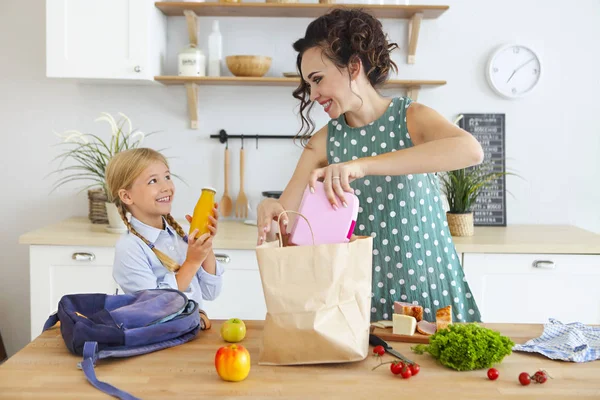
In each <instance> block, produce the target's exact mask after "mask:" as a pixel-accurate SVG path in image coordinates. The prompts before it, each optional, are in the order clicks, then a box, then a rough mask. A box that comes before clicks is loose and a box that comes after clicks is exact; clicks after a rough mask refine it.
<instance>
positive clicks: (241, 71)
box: [225, 55, 272, 77]
mask: <svg viewBox="0 0 600 400" xmlns="http://www.w3.org/2000/svg"><path fill="white" fill-rule="evenodd" d="M271 60H272V59H271V57H267V56H241V55H240V56H227V57H226V58H225V61H226V62H227V68H229V71H231V73H232V74H233V75H235V76H254V77H261V76H263V75H264V74H266V73H267V71H268V70H269V68H271Z"/></svg>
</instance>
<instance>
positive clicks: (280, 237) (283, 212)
mask: <svg viewBox="0 0 600 400" xmlns="http://www.w3.org/2000/svg"><path fill="white" fill-rule="evenodd" d="M287 213H291V214H296V215H299V216H301V217H302V218H304V220H305V221H306V223H307V224H308V229H310V235H311V236H312V242H313V246H314V245H315V234H314V233H313V230H312V226H310V222H308V219H307V218H306V217H305V216H304V215H302V213H299V212H297V211H292V210H289V211H282V212H281V213H280V214H279V215H278V216H277V230H278V231H279V247H283V239H282V237H283V235H282V234H281V225H280V224H279V219H280V218H281V216H282V215H283V214H287Z"/></svg>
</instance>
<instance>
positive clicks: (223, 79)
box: [154, 76, 446, 89]
mask: <svg viewBox="0 0 600 400" xmlns="http://www.w3.org/2000/svg"><path fill="white" fill-rule="evenodd" d="M154 80H155V81H157V82H160V83H162V84H163V85H183V84H185V83H196V84H198V85H236V86H298V83H299V82H300V79H299V78H278V77H262V78H254V77H238V76H218V77H212V76H197V77H196V76H155V77H154ZM445 84H446V81H432V80H426V81H422V80H399V79H392V80H389V81H388V82H387V83H386V84H385V85H384V86H383V87H384V88H404V89H409V88H412V87H436V86H442V85H445Z"/></svg>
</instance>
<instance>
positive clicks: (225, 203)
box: [219, 142, 233, 217]
mask: <svg viewBox="0 0 600 400" xmlns="http://www.w3.org/2000/svg"><path fill="white" fill-rule="evenodd" d="M224 159H225V166H224V171H223V174H224V176H225V188H224V190H223V197H221V202H220V203H219V210H220V211H221V215H222V216H224V217H228V216H230V215H231V211H232V209H233V202H232V200H231V197H229V142H225V156H224Z"/></svg>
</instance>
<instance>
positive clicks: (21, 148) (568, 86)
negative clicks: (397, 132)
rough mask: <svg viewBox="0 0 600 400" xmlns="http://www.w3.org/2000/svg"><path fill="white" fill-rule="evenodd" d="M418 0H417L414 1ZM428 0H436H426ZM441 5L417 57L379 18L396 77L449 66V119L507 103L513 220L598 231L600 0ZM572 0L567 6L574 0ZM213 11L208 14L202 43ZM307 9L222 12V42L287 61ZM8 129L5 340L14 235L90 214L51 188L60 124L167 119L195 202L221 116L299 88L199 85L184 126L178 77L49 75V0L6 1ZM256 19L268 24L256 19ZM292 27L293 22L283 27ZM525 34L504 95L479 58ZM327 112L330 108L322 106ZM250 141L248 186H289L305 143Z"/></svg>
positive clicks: (287, 102) (253, 123)
mask: <svg viewBox="0 0 600 400" xmlns="http://www.w3.org/2000/svg"><path fill="white" fill-rule="evenodd" d="M413 3H414V2H413ZM427 3H432V2H431V1H428V2H427ZM443 3H446V4H450V10H449V11H448V12H446V13H445V14H444V15H443V16H442V17H441V18H440V19H438V20H434V21H425V22H424V23H423V24H422V31H421V34H420V36H419V47H418V50H417V63H416V64H415V65H406V63H405V60H406V45H405V36H406V24H405V22H402V21H400V22H399V21H391V20H385V21H383V22H384V27H385V29H386V30H387V31H388V32H389V34H390V36H391V38H392V39H393V40H395V41H398V42H399V43H400V45H401V47H402V49H401V51H399V52H397V54H395V56H394V59H395V60H396V61H397V62H398V64H399V67H400V77H401V78H419V79H445V80H447V81H448V84H447V85H446V86H444V87H441V88H438V89H432V90H424V91H422V92H421V94H420V98H419V101H420V102H422V103H424V104H427V105H429V106H431V107H433V108H435V109H437V110H438V111H439V112H441V113H442V114H443V115H444V116H446V117H447V118H449V119H453V118H454V117H455V116H456V115H457V114H458V113H461V112H489V113H506V121H507V139H506V145H507V155H508V157H509V162H508V166H509V167H510V168H512V169H514V170H517V171H518V173H519V174H520V175H521V176H523V177H524V180H519V179H513V178H511V177H509V178H508V189H509V190H510V192H512V193H513V195H514V198H513V197H510V196H509V198H508V221H509V224H517V223H533V224H574V225H578V226H580V227H583V228H587V229H590V230H593V231H595V232H600V213H599V212H598V209H597V205H598V204H600V185H599V184H598V182H600V157H599V153H600V128H599V125H598V123H597V117H598V114H599V112H600V106H599V105H598V104H599V103H598V100H597V96H598V93H600V75H598V67H599V66H600V50H599V46H598V42H597V40H598V38H600V25H599V24H597V20H598V17H599V16H600V2H598V1H597V0H579V1H578V2H577V10H576V11H577V12H576V13H573V12H572V11H569V12H567V11H568V10H566V9H565V6H564V5H565V2H564V1H558V0H545V1H531V0H529V1H522V0H521V1H517V0H503V1H496V2H492V1H478V0H452V1H446V2H443ZM570 9H571V10H572V9H573V7H570ZM211 22H212V18H201V20H200V34H201V44H202V45H204V46H206V35H207V33H208V31H209V30H210V26H211ZM308 23H309V20H307V19H289V20H286V19H266V18H265V19H245V20H242V19H237V18H223V19H221V29H222V32H223V36H224V54H226V55H229V54H249V53H253V54H265V55H271V56H274V61H273V66H272V69H271V71H270V73H269V75H275V76H279V74H280V73H281V72H283V71H293V70H294V65H295V61H294V60H295V58H294V53H293V49H292V47H291V44H292V42H293V41H294V40H295V39H296V38H298V37H300V36H302V34H303V32H304V29H305V27H306V25H307V24H308ZM0 27H2V28H1V32H2V34H1V35H0V60H1V62H0V116H1V120H0V121H1V122H0V131H1V132H2V139H3V140H2V143H3V144H2V147H1V150H0V159H1V160H2V170H3V172H4V173H3V176H4V179H2V205H3V207H2V208H1V209H0V213H1V218H2V221H3V229H2V233H1V235H2V236H1V239H2V240H1V241H0V251H1V254H2V263H1V264H0V276H2V278H3V280H4V284H3V288H2V290H1V291H0V332H1V333H2V336H3V338H4V342H5V344H6V346H7V350H8V353H9V354H13V353H14V352H16V351H17V350H19V349H20V348H21V347H23V346H24V345H25V344H27V342H28V337H29V311H28V310H29V273H28V253H27V248H26V247H25V246H20V245H17V240H18V237H19V235H21V234H23V233H25V232H27V231H30V230H32V229H35V228H38V227H41V226H44V225H47V224H50V223H55V222H58V221H60V220H62V219H64V218H66V217H70V216H75V215H86V214H87V198H86V195H85V193H82V194H77V192H76V190H75V188H74V187H69V188H63V189H62V190H60V191H58V192H55V193H53V194H52V195H49V188H50V187H51V185H52V182H53V181H52V180H51V179H44V176H45V175H46V174H47V173H48V172H49V171H51V170H52V169H53V168H55V166H56V164H54V165H50V161H51V160H52V158H53V157H54V156H55V155H56V154H57V151H58V149H57V148H55V147H52V146H53V145H54V144H56V143H58V138H57V137H55V136H54V135H53V134H52V130H56V131H59V132H60V131H63V130H67V129H79V130H82V131H89V132H95V133H99V134H102V135H105V134H107V132H108V130H107V126H106V125H102V124H100V123H94V122H93V120H94V118H96V117H97V116H98V115H99V113H100V112H101V111H107V112H110V113H113V114H116V113H117V112H119V111H121V112H123V113H125V114H127V115H128V116H130V117H131V119H132V120H133V123H134V125H135V127H137V128H139V129H141V130H143V131H146V132H147V131H154V130H158V131H162V133H160V134H159V135H156V136H155V137H154V138H152V139H149V140H148V142H147V144H148V145H150V146H152V147H155V148H161V147H167V146H168V147H170V150H169V151H168V152H167V155H169V156H177V157H178V158H177V159H173V160H172V170H174V171H175V172H176V173H178V174H180V175H182V176H183V177H184V178H185V179H186V180H187V181H188V183H189V185H190V186H189V187H187V186H185V185H183V184H181V183H180V182H176V183H177V186H178V196H177V200H176V204H175V207H174V214H176V216H178V217H181V216H182V215H183V214H184V213H186V212H190V211H191V210H192V208H193V205H194V203H195V201H196V198H197V196H198V194H199V189H200V188H201V187H202V186H205V185H212V186H216V187H217V188H218V189H219V190H220V189H222V150H223V146H221V145H220V143H218V141H216V140H214V139H213V140H210V139H208V136H209V135H210V134H215V133H217V132H218V130H219V129H221V128H225V129H227V130H228V131H229V132H230V133H232V134H235V133H244V134H293V133H295V130H296V129H297V126H298V125H297V118H296V116H295V114H294V110H295V107H296V102H295V100H294V99H293V98H292V97H291V94H290V89H289V88H269V87H202V88H201V94H200V114H199V118H200V125H201V128H200V130H198V131H194V130H190V129H188V124H189V122H188V120H187V105H186V102H185V93H184V89H183V87H164V86H160V85H157V86H155V87H139V86H137V87H133V88H132V87H127V86H109V85H77V84H75V83H72V82H63V81H60V80H50V79H47V78H45V2H44V1H42V0H28V1H27V2H23V1H20V0H2V1H1V2H0ZM259 29H260V30H262V32H260V33H259V32H258V31H259ZM284 29H285V30H286V31H285V32H284ZM186 32H187V31H186V28H185V22H184V19H183V18H182V17H181V18H175V17H171V18H170V19H169V53H170V54H169V69H170V72H171V73H172V74H175V72H176V63H175V60H176V54H177V52H178V51H179V49H180V48H182V47H183V46H184V45H185V41H186V34H187V33H186ZM511 41H517V42H520V43H524V44H528V45H530V46H532V47H533V48H535V49H536V50H537V51H538V52H539V53H540V54H541V57H542V59H543V63H544V64H543V68H545V70H544V76H543V81H542V83H541V85H540V87H539V88H538V89H536V91H535V92H534V93H532V94H531V95H530V96H529V97H527V98H525V99H522V100H518V101H508V100H503V99H500V98H499V97H497V96H495V95H494V94H493V93H492V91H491V90H490V88H489V87H488V86H487V83H486V81H485V75H484V65H485V63H486V61H487V58H488V56H489V55H490V53H491V52H492V50H493V49H494V48H495V47H496V46H498V45H501V44H503V43H506V42H511ZM315 115H316V116H317V120H318V121H319V122H320V123H325V122H326V119H325V115H324V114H323V112H322V111H320V110H319V111H318V113H316V114H315ZM254 145H255V144H254V142H253V141H249V142H248V143H246V160H247V161H246V166H247V172H246V174H247V175H246V190H247V192H250V195H251V196H252V200H256V199H258V197H259V196H260V192H261V191H262V190H282V189H283V188H284V186H285V184H286V182H287V179H288V178H289V177H290V175H291V173H292V171H293V168H294V166H295V161H296V160H297V158H298V156H299V155H300V149H299V148H298V147H295V146H294V145H292V144H290V143H283V142H277V141H271V142H267V141H265V142H261V143H259V150H256V149H255V146H254ZM230 149H231V150H232V154H231V156H232V163H233V165H232V169H231V170H232V171H233V175H234V176H233V177H232V181H231V187H230V190H233V194H234V197H235V195H236V194H237V187H238V177H237V171H238V164H237V160H238V149H239V142H233V143H231V145H230Z"/></svg>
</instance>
